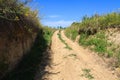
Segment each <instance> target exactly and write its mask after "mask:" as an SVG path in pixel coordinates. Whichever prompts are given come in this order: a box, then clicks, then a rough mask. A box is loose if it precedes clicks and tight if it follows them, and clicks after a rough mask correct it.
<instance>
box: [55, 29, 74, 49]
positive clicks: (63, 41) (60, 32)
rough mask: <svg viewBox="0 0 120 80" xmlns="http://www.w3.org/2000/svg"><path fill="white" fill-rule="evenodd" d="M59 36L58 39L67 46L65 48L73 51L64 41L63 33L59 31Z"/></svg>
mask: <svg viewBox="0 0 120 80" xmlns="http://www.w3.org/2000/svg"><path fill="white" fill-rule="evenodd" d="M57 35H58V38H59V39H60V40H61V42H62V43H64V44H65V48H67V49H69V50H72V48H71V47H70V46H69V45H68V44H67V43H66V42H65V40H63V39H62V37H61V31H59V33H58V34H57Z"/></svg>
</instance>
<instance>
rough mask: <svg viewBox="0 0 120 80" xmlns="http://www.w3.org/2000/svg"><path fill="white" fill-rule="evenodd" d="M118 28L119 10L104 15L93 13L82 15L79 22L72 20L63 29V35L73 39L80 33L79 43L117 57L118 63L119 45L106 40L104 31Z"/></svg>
mask: <svg viewBox="0 0 120 80" xmlns="http://www.w3.org/2000/svg"><path fill="white" fill-rule="evenodd" d="M119 28H120V13H119V12H112V13H108V14H104V15H98V14H95V15H93V16H91V17H88V16H84V17H83V19H82V21H81V22H74V23H73V24H72V25H71V26H70V27H68V28H66V29H65V35H66V36H67V37H68V38H70V39H72V40H73V41H74V40H75V39H76V37H77V36H78V35H80V39H79V44H80V45H82V46H84V47H88V48H90V49H91V50H94V51H95V52H97V53H98V54H100V55H103V56H106V57H114V58H117V60H118V62H117V65H118V64H120V62H119V61H120V53H119V52H120V51H119V49H120V47H119V45H118V46H117V45H114V44H113V43H112V42H109V41H108V35H107V33H106V32H107V31H108V29H119ZM111 35H112V34H111ZM119 66H120V65H119Z"/></svg>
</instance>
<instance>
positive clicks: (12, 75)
mask: <svg viewBox="0 0 120 80" xmlns="http://www.w3.org/2000/svg"><path fill="white" fill-rule="evenodd" d="M46 41H47V40H45V39H44V35H41V31H39V33H38V35H37V38H36V40H35V43H34V45H33V46H32V48H31V50H30V51H29V52H28V54H27V55H25V56H24V57H23V59H22V60H21V62H20V63H19V65H18V66H17V67H16V68H15V69H14V70H12V71H11V72H9V73H8V74H7V75H6V76H5V77H4V78H3V79H2V80H34V78H35V75H36V72H37V71H38V70H39V68H41V69H42V71H44V69H45V66H46V65H47V64H49V57H50V55H49V53H48V52H46V53H44V52H45V51H46V49H47V45H48V44H47V42H46ZM45 57H46V58H45ZM41 76H42V75H41ZM39 78H40V80H41V77H39Z"/></svg>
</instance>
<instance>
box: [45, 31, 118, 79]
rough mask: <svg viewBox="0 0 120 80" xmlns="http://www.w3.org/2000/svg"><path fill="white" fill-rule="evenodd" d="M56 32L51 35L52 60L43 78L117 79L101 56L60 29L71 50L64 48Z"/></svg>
mask: <svg viewBox="0 0 120 80" xmlns="http://www.w3.org/2000/svg"><path fill="white" fill-rule="evenodd" d="M58 32H59V31H56V32H55V33H54V35H53V37H52V46H51V49H52V52H53V53H52V54H51V56H52V61H51V65H50V66H47V67H46V71H49V73H48V74H47V75H46V76H44V79H45V80H118V78H117V76H116V75H115V74H113V73H112V71H111V70H110V69H109V68H108V67H106V63H105V62H104V60H103V59H102V58H101V57H99V56H98V55H97V54H95V53H93V52H91V51H89V50H87V49H84V48H83V47H81V46H80V45H78V43H76V42H73V41H71V40H70V39H68V38H67V37H66V36H65V35H64V31H62V32H61V35H62V38H63V39H64V40H65V41H66V43H67V44H68V45H69V46H70V47H71V48H72V50H69V49H67V48H65V44H64V43H62V42H61V41H60V39H59V38H58V35H57V33H58Z"/></svg>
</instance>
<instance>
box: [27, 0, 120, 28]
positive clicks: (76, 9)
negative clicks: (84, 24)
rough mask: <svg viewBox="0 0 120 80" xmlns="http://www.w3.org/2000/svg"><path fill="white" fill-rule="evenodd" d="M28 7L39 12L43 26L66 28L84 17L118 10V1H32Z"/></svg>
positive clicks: (119, 0)
mask: <svg viewBox="0 0 120 80" xmlns="http://www.w3.org/2000/svg"><path fill="white" fill-rule="evenodd" d="M29 6H30V7H31V8H32V9H37V10H38V11H39V14H38V15H39V17H40V21H41V23H42V24H43V25H46V26H51V27H56V26H63V27H67V26H69V25H70V24H71V23H72V22H75V21H77V22H80V21H81V19H82V17H83V16H85V15H88V16H91V15H93V14H95V13H98V14H105V13H109V12H113V11H118V10H120V0H33V1H32V2H31V3H30V4H29Z"/></svg>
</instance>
